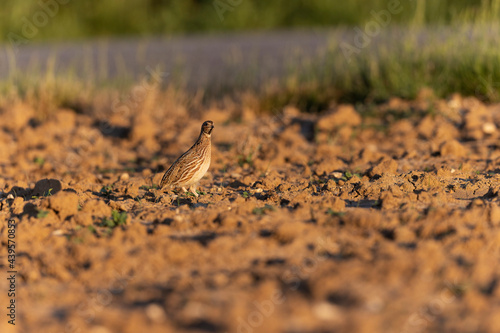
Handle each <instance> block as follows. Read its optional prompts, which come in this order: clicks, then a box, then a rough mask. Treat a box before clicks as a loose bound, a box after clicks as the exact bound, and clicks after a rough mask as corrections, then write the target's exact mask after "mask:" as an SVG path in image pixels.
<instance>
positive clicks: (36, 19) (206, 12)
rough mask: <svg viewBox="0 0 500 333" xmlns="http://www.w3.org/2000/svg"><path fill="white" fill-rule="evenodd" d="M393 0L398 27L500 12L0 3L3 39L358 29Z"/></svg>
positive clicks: (428, 2) (331, 4) (261, 0)
mask: <svg viewBox="0 0 500 333" xmlns="http://www.w3.org/2000/svg"><path fill="white" fill-rule="evenodd" d="M391 2H392V3H394V2H396V3H400V5H401V6H402V8H403V11H402V12H401V13H399V14H398V15H393V17H392V20H391V22H393V23H399V24H412V25H429V24H431V25H435V24H446V25H447V24H455V23H463V22H465V21H471V20H472V21H475V20H478V19H481V20H487V19H491V20H495V19H496V18H498V17H499V15H498V14H499V12H500V11H499V6H498V1H496V0H441V1H434V0H399V1H398V0H370V1H366V0H349V1H345V0H310V1H287V0H275V1H265V0H253V1H249V0H182V1H175V0H106V1H102V0H86V1H76V0H40V1H19V0H3V1H2V8H1V9H0V41H4V42H5V41H7V40H8V39H9V38H8V35H9V33H14V34H18V35H20V36H23V35H22V34H23V29H25V27H26V25H29V24H33V25H34V26H35V28H36V29H38V31H37V32H36V33H34V34H33V36H24V37H28V39H30V40H73V39H82V38H89V37H96V36H130V35H139V36H144V35H163V34H182V33H195V32H215V31H241V30H266V29H279V28H290V27H293V28H298V27H332V26H355V25H361V24H363V23H365V22H367V21H370V20H372V19H373V17H372V14H371V11H373V10H375V11H379V10H382V9H387V8H388V6H389V3H391ZM42 4H45V5H43V6H42ZM43 13H46V16H45V17H46V18H48V19H46V20H45V19H44V17H43Z"/></svg>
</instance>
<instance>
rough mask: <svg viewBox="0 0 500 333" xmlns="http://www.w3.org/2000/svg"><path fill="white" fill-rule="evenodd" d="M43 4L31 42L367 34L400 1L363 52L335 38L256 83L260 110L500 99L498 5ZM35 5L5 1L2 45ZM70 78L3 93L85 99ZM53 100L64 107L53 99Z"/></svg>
mask: <svg viewBox="0 0 500 333" xmlns="http://www.w3.org/2000/svg"><path fill="white" fill-rule="evenodd" d="M41 1H42V2H43V3H46V4H48V3H50V2H52V3H54V2H55V3H57V4H58V6H57V7H58V9H57V11H58V13H57V15H54V17H53V18H51V19H50V20H49V21H48V23H47V24H46V25H44V27H43V29H40V30H39V32H38V33H37V34H36V36H34V38H33V39H30V41H73V40H83V39H89V38H94V37H130V36H164V35H182V34H190V33H218V32H233V31H256V30H261V31H269V30H276V29H295V28H335V29H334V30H335V31H336V32H337V33H338V34H337V35H335V34H334V35H333V36H339V35H342V34H344V33H345V34H349V33H351V34H352V33H353V29H354V27H358V28H361V29H363V28H364V24H365V23H366V22H369V21H373V15H372V14H371V12H372V11H376V12H378V11H380V10H385V9H387V8H388V6H389V5H390V4H391V3H399V5H400V6H402V8H403V10H402V11H401V12H400V13H398V14H395V15H392V16H391V23H390V24H389V25H388V26H387V27H385V28H383V29H382V31H381V33H380V34H379V35H377V36H375V37H374V38H373V41H372V42H373V43H371V45H370V46H369V47H363V48H360V50H359V52H358V53H355V54H352V55H351V56H349V59H346V57H345V56H344V54H343V52H342V50H341V45H340V43H341V42H340V39H336V38H332V40H331V43H330V45H329V47H328V49H327V50H326V51H325V52H324V53H322V54H318V55H317V57H316V58H314V59H308V60H307V61H304V62H303V63H300V64H295V66H294V67H291V68H290V69H289V73H288V74H287V75H286V76H285V77H282V78H279V79H278V80H273V81H272V82H269V84H264V85H263V86H262V87H259V89H258V91H255V93H256V94H257V95H258V96H259V97H260V99H261V101H262V103H261V105H262V108H263V109H264V110H271V109H273V108H277V107H280V106H283V105H287V104H293V105H296V106H298V107H299V108H300V109H302V110H305V111H321V110H324V108H326V107H327V106H328V104H329V103H331V102H332V101H339V102H366V101H374V102H378V101H383V100H386V99H388V98H389V97H391V96H396V97H402V98H408V99H411V98H414V97H415V96H416V95H417V94H418V92H419V91H420V90H421V89H422V88H430V89H432V90H433V91H434V93H435V95H436V96H437V97H447V96H449V95H450V94H452V93H454V92H458V93H461V94H463V95H472V96H476V97H478V98H480V99H482V100H484V101H488V102H499V101H500V48H499V47H498V45H500V34H499V32H500V20H499V19H500V0H442V1H431V0H400V1H397V0H372V1H369V2H368V1H365V0H349V1H345V0H311V1H285V0H276V1H272V2H268V1H264V0H254V1H248V0H184V1H171V0H107V1H98V0H87V1H75V0H41ZM63 3H65V4H63ZM221 4H222V5H224V4H225V5H227V6H229V7H230V10H229V11H227V12H225V13H224V14H223V19H222V20H221V16H220V15H219V14H218V13H217V9H216V6H219V7H220V6H221ZM229 7H228V8H229ZM41 8H42V7H41V5H40V2H39V1H19V0H4V1H3V3H2V9H0V42H3V43H8V35H9V33H11V32H14V33H16V34H21V32H22V30H23V27H24V25H25V24H26V19H27V20H28V21H30V22H33V20H34V18H33V15H35V14H36V13H37V12H39V11H40V10H41ZM351 44H353V43H351ZM348 60H349V61H348ZM76 81H78V78H76V77H71V78H61V77H55V76H54V74H53V73H48V74H43V75H42V76H40V77H39V78H34V77H33V76H32V75H31V76H30V77H29V78H26V77H24V78H20V77H16V78H15V79H11V80H10V81H9V82H6V84H4V85H3V87H2V89H1V91H3V92H4V94H6V92H7V91H9V93H10V94H12V92H11V90H12V89H11V86H15V87H17V88H16V89H17V90H16V91H17V92H16V93H18V94H20V95H28V92H31V93H30V94H31V95H30V96H38V95H41V96H43V95H44V94H45V95H46V92H45V91H46V90H47V89H48V88H47V87H50V89H51V90H52V91H53V92H51V95H54V96H60V95H63V96H64V100H65V101H67V100H71V99H72V98H73V99H75V98H76V97H73V95H72V91H73V90H71V89H70V87H73V86H74V87H78V88H75V89H74V91H75V92H74V93H75V94H81V93H82V91H83V90H82V88H81V87H82V86H85V87H87V88H86V89H85V91H86V92H87V91H89V90H90V89H91V86H92V84H91V83H88V82H84V83H82V84H77V83H76ZM71 82H73V84H69V83H71ZM6 86H7V87H8V88H6ZM58 87H59V88H58ZM244 88H245V87H244V85H243V90H244ZM235 89H236V88H235ZM238 89H242V87H241V86H240V87H238ZM59 90H61V91H62V92H61V93H58V92H57V91H59ZM34 92H35V93H34ZM36 92H37V93H36ZM88 96H90V95H89V94H88V93H87V97H88ZM215 97H217V96H215ZM52 99H53V101H52V102H53V103H56V104H57V103H59V104H61V103H63V102H60V101H59V98H58V97H52ZM34 100H36V98H34ZM65 103H66V102H65Z"/></svg>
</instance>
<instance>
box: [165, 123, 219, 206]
mask: <svg viewBox="0 0 500 333" xmlns="http://www.w3.org/2000/svg"><path fill="white" fill-rule="evenodd" d="M213 129H214V123H213V121H211V120H207V121H205V122H204V123H203V125H201V132H200V136H199V137H198V140H196V142H195V143H194V145H193V146H192V147H191V148H189V150H188V151H187V152H185V153H184V154H182V155H181V156H180V157H179V158H178V159H177V161H175V162H174V164H172V165H171V166H170V168H168V170H167V172H165V174H164V175H163V178H162V179H161V182H160V189H161V188H163V186H165V185H168V186H174V187H181V188H182V191H184V192H187V190H186V187H189V190H190V191H191V192H192V193H193V194H194V195H195V196H196V197H198V193H196V184H197V183H198V181H199V180H200V179H201V178H202V177H203V176H204V175H205V173H206V172H207V170H208V167H209V166H210V160H211V155H212V143H211V140H210V137H211V135H212V130H213Z"/></svg>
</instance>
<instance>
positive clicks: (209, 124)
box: [201, 120, 214, 135]
mask: <svg viewBox="0 0 500 333" xmlns="http://www.w3.org/2000/svg"><path fill="white" fill-rule="evenodd" d="M213 129H214V122H213V121H211V120H207V121H205V122H204V123H203V125H201V132H202V133H205V134H207V135H210V134H212V130H213Z"/></svg>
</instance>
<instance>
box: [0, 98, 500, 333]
mask: <svg viewBox="0 0 500 333" xmlns="http://www.w3.org/2000/svg"><path fill="white" fill-rule="evenodd" d="M96 100H97V101H99V99H96ZM106 105H109V103H108V101H106V100H105V98H103V100H102V101H100V102H96V104H95V105H93V106H92V108H91V109H89V110H87V109H85V107H83V108H76V107H75V110H72V109H61V110H58V111H57V112H54V113H49V115H48V116H47V117H45V118H40V116H39V115H38V113H37V112H36V111H35V110H34V109H33V108H31V107H30V106H29V105H27V104H25V103H23V102H22V101H18V102H16V103H12V104H11V105H9V106H6V107H4V108H3V110H2V111H1V116H2V119H3V121H2V123H1V131H0V166H1V175H0V187H1V189H2V191H3V193H2V194H1V210H0V216H1V224H0V235H1V241H2V247H1V252H0V255H1V262H0V268H1V270H2V272H3V273H2V278H1V279H0V281H1V282H0V287H1V290H2V293H1V296H0V299H1V300H2V302H1V308H2V316H1V318H2V320H1V322H0V331H1V332H68V333H70V332H93V333H105V332H245V333H251V332H288V333H292V332H366V333H368V332H370V333H373V332H408V333H410V332H499V331H500V315H499V313H500V288H499V286H498V279H499V271H498V269H497V264H498V260H499V258H500V255H499V254H500V206H499V204H498V202H499V191H500V182H499V171H500V170H499V167H498V163H499V158H500V145H499V144H498V142H499V138H500V131H499V130H498V129H497V128H496V124H500V106H498V105H491V106H485V105H483V104H482V103H481V102H479V101H478V100H476V99H474V98H462V97H460V96H453V97H451V98H450V99H449V100H435V99H433V98H432V94H430V93H429V92H423V93H422V94H421V96H420V97H419V98H418V99H417V100H416V101H412V102H407V101H401V100H398V99H393V100H390V101H389V102H388V103H387V104H383V105H380V106H369V105H359V106H357V107H356V110H357V111H356V110H355V108H354V107H353V106H351V105H332V106H331V108H330V109H329V110H326V111H325V112H323V113H321V114H317V115H316V114H315V115H311V114H303V113H300V112H298V111H297V110H296V109H294V108H292V107H289V108H285V109H284V110H280V112H279V113H276V114H275V115H259V114H258V113H257V112H255V107H253V106H252V105H255V103H254V102H252V99H251V98H247V99H245V98H244V99H243V102H238V103H236V102H231V101H226V102H224V103H221V105H219V106H212V107H199V106H198V107H193V105H190V104H189V103H184V102H183V100H182V98H175V96H173V93H162V94H159V93H154V92H153V93H149V94H148V95H147V97H146V98H144V99H142V100H141V102H140V103H138V104H137V105H136V106H135V107H134V108H130V110H131V112H129V111H130V110H129V109H126V108H125V109H122V110H121V111H116V112H111V113H110V112H109V111H106V107H105V106H106ZM137 111H140V112H137ZM104 120H106V122H104ZM204 120H212V121H214V123H215V129H214V132H213V135H212V138H213V148H212V151H213V153H212V165H211V167H210V169H209V172H208V174H207V175H206V176H205V178H204V179H203V180H202V181H201V183H200V187H199V190H200V191H201V192H203V195H200V197H199V198H195V197H194V196H191V195H184V194H179V195H176V194H175V193H174V192H172V191H168V192H167V193H165V194H162V192H160V191H158V190H156V189H155V188H154V186H153V185H154V184H158V182H159V178H160V177H161V176H162V173H163V172H164V171H165V170H166V168H168V166H169V165H170V163H172V162H173V161H174V160H175V159H176V158H177V157H178V156H179V155H180V154H181V153H182V152H184V151H185V150H186V149H187V148H189V147H190V146H191V144H192V143H193V142H194V140H195V139H196V137H197V135H198V133H199V130H200V126H201V123H202V122H203V121H204ZM8 219H14V220H15V221H16V222H17V223H18V224H17V228H16V231H15V237H16V238H15V240H16V261H15V268H16V270H17V271H18V273H17V277H16V290H17V293H16V304H17V317H16V326H15V328H16V329H17V330H16V329H13V326H12V325H9V324H8V323H7V320H8V317H6V315H5V314H6V313H7V310H6V306H7V305H8V304H9V303H8V302H9V299H8V298H7V293H6V290H7V289H8V287H9V285H8V282H9V281H8V280H6V278H5V276H7V270H9V268H8V262H7V250H6V245H7V235H8V225H7V224H8V222H7V221H8Z"/></svg>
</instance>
